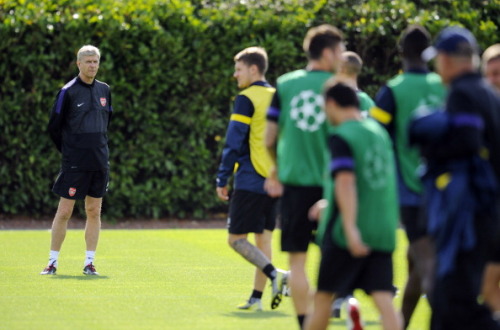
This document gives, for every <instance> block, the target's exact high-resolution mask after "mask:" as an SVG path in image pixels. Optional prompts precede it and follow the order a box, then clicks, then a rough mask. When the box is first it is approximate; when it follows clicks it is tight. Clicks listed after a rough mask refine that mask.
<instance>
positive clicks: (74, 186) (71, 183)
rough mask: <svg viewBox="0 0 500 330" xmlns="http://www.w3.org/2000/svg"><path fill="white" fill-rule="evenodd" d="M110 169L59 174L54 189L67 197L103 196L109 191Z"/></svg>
mask: <svg viewBox="0 0 500 330" xmlns="http://www.w3.org/2000/svg"><path fill="white" fill-rule="evenodd" d="M108 184H109V170H107V169H106V170H102V171H85V172H66V171H61V172H59V175H58V176H57V179H56V182H55V183H54V186H53V187H52V191H53V192H54V193H56V194H58V195H59V196H61V197H64V198H67V199H85V197H86V196H90V197H94V198H102V197H103V196H104V195H105V194H106V192H107V191H108Z"/></svg>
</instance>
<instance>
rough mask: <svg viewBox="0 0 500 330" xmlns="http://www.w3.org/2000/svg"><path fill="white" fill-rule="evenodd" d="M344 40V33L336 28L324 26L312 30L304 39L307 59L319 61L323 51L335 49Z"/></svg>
mask: <svg viewBox="0 0 500 330" xmlns="http://www.w3.org/2000/svg"><path fill="white" fill-rule="evenodd" d="M343 40H344V36H343V34H342V32H341V31H340V30H339V29H337V28H336V27H334V26H331V25H329V24H323V25H320V26H316V27H313V28H310V29H309V31H307V34H306V37H305V38H304V43H303V48H304V52H306V54H307V57H308V58H309V59H312V60H317V59H319V58H320V57H321V54H322V53H323V49H325V48H335V47H336V46H337V45H338V44H339V43H341V42H342V41H343Z"/></svg>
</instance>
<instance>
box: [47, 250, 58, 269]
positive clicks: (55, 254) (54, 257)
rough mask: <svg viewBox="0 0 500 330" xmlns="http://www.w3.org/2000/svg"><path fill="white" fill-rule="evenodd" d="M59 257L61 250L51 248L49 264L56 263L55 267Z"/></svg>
mask: <svg viewBox="0 0 500 330" xmlns="http://www.w3.org/2000/svg"><path fill="white" fill-rule="evenodd" d="M58 258H59V251H54V250H50V253H49V263H48V265H47V266H50V265H54V267H57V259H58Z"/></svg>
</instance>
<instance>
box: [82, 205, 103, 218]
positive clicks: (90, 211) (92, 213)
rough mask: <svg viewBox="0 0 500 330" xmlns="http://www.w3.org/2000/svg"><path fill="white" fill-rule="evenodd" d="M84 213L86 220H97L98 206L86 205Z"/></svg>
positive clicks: (99, 209) (99, 210) (98, 215)
mask: <svg viewBox="0 0 500 330" xmlns="http://www.w3.org/2000/svg"><path fill="white" fill-rule="evenodd" d="M85 213H87V218H94V219H95V218H99V217H100V215H101V207H100V205H86V206H85Z"/></svg>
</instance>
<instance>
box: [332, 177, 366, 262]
mask: <svg viewBox="0 0 500 330" xmlns="http://www.w3.org/2000/svg"><path fill="white" fill-rule="evenodd" d="M335 198H336V200H337V204H338V207H339V210H340V213H341V214H342V227H343V228H344V233H345V236H346V239H347V247H348V249H349V251H350V252H351V254H352V255H353V256H354V257H363V256H366V255H368V253H369V252H370V250H369V248H368V247H367V246H366V245H365V244H364V243H363V241H362V240H361V235H360V233H359V230H358V227H357V225H356V219H357V216H358V198H357V191H356V176H355V175H354V173H353V172H351V171H341V172H338V173H337V175H336V176H335Z"/></svg>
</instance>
